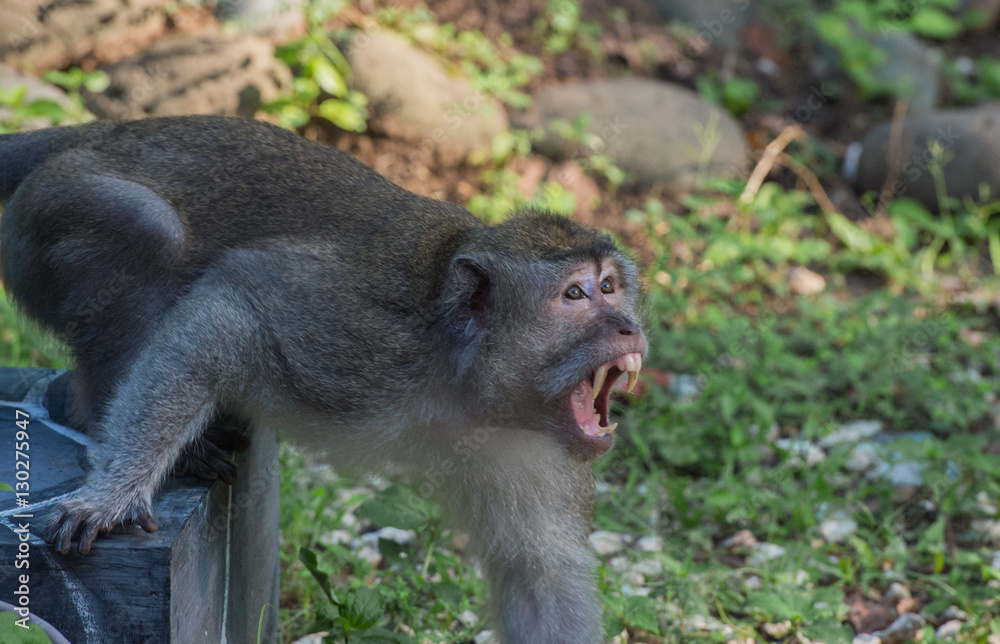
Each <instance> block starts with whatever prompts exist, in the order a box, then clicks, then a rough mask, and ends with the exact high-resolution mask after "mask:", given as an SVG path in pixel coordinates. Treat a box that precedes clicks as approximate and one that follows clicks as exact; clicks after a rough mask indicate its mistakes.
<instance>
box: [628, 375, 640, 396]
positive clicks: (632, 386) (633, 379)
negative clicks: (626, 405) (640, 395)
mask: <svg viewBox="0 0 1000 644" xmlns="http://www.w3.org/2000/svg"><path fill="white" fill-rule="evenodd" d="M638 380H639V371H638V370H636V371H629V372H628V389H627V390H626V393H632V390H633V389H635V383H636V382H638Z"/></svg>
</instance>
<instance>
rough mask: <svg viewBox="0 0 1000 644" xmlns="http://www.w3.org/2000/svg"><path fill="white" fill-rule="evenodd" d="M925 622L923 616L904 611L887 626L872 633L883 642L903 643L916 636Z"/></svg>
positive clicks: (888, 643) (886, 643) (889, 643)
mask: <svg viewBox="0 0 1000 644" xmlns="http://www.w3.org/2000/svg"><path fill="white" fill-rule="evenodd" d="M925 623H926V622H925V621H924V618H923V617H921V616H920V615H917V614H915V613H905V614H903V615H900V616H899V618H897V619H896V621H894V622H893V623H892V624H890V625H889V627H888V628H886V629H885V630H881V631H875V632H874V633H872V635H874V636H875V637H877V638H879V640H881V641H882V643H883V644H903V643H904V642H908V641H910V640H912V639H913V638H914V636H916V634H917V632H919V631H920V630H921V629H922V628H923V627H924V624H925Z"/></svg>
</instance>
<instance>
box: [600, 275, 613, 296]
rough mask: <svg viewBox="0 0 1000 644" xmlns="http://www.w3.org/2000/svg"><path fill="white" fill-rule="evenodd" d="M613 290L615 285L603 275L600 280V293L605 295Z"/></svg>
mask: <svg viewBox="0 0 1000 644" xmlns="http://www.w3.org/2000/svg"><path fill="white" fill-rule="evenodd" d="M614 292H615V285H614V284H612V283H611V280H609V279H608V278H606V277H605V278H604V279H603V280H602V281H601V293H604V294H605V295H607V294H608V293H614Z"/></svg>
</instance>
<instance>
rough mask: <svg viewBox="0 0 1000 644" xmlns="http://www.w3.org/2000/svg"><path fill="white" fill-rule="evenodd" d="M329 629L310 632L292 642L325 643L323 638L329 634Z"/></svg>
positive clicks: (304, 643) (298, 643)
mask: <svg viewBox="0 0 1000 644" xmlns="http://www.w3.org/2000/svg"><path fill="white" fill-rule="evenodd" d="M329 634H330V633H329V631H320V632H318V633H309V634H308V635H305V636H303V637H300V638H299V639H297V640H295V641H294V642H292V644H323V639H324V638H325V637H326V636H327V635H329Z"/></svg>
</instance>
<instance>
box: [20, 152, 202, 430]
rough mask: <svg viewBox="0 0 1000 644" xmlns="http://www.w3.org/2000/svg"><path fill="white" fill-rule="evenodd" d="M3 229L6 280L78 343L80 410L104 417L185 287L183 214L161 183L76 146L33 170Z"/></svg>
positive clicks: (33, 310)
mask: <svg viewBox="0 0 1000 644" xmlns="http://www.w3.org/2000/svg"><path fill="white" fill-rule="evenodd" d="M0 229H2V233H3V236H2V242H3V249H2V250H3V252H2V258H0V259H2V262H3V273H4V280H5V286H6V287H7V289H8V291H9V292H10V293H12V294H13V295H14V297H15V299H16V300H17V301H18V302H19V303H20V304H21V305H22V306H23V307H24V309H25V310H26V311H27V312H28V313H29V314H31V315H32V316H33V317H34V318H36V319H38V320H40V321H41V322H43V323H44V324H46V325H47V326H49V327H50V328H52V329H53V330H55V331H56V332H57V333H59V334H61V335H62V336H63V337H64V338H65V340H66V342H67V344H69V346H70V347H71V348H72V350H73V355H74V357H75V358H76V366H77V369H76V381H77V382H76V384H77V386H78V393H79V399H78V403H76V404H75V405H74V407H75V409H74V419H73V420H74V422H75V423H76V424H78V425H79V426H81V427H83V426H90V425H92V424H95V423H96V421H97V419H98V418H99V417H100V415H101V413H102V411H103V408H104V407H105V405H106V404H107V402H108V401H109V400H110V398H111V396H112V395H113V392H114V387H115V385H116V384H117V383H118V381H119V380H120V379H121V377H122V376H123V375H124V374H125V373H126V372H127V371H128V368H129V365H130V364H131V362H132V361H133V360H134V359H135V356H136V355H137V353H138V351H139V350H141V348H142V347H143V346H144V345H145V344H146V340H147V336H148V334H149V330H150V328H151V327H153V326H155V325H156V324H158V323H159V321H160V320H161V319H162V318H163V316H164V314H165V313H166V311H167V310H168V309H169V308H170V307H171V306H173V304H174V302H175V300H176V298H177V294H178V293H179V292H180V290H181V286H180V278H179V275H180V268H179V266H180V264H181V261H182V256H183V253H184V248H183V245H184V238H185V234H184V226H183V224H182V222H181V219H180V217H178V215H177V213H176V211H175V210H174V209H173V207H172V206H171V205H170V204H169V203H168V202H167V201H166V200H164V199H163V198H162V197H160V196H159V195H158V194H157V193H156V192H155V191H153V190H152V189H150V188H148V187H146V186H144V185H141V184H139V183H136V182H133V181H129V180H127V179H122V178H119V177H116V176H110V174H104V173H102V169H101V160H100V157H98V156H96V155H94V154H93V153H90V152H84V151H72V152H68V153H65V154H63V155H60V156H58V157H55V158H53V159H51V160H49V161H48V162H46V163H45V164H44V165H42V166H41V167H39V168H37V169H36V170H35V171H34V172H32V173H31V175H29V176H28V178H27V179H25V181H24V182H23V183H22V184H21V185H20V186H19V187H18V189H17V191H16V192H15V193H14V195H13V196H12V198H11V200H10V202H9V203H8V204H7V207H6V208H5V210H4V213H3V218H2V220H0Z"/></svg>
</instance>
